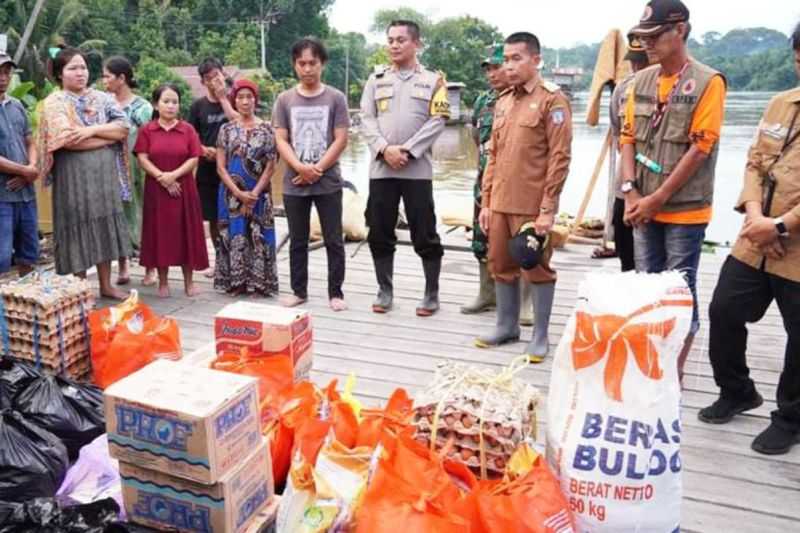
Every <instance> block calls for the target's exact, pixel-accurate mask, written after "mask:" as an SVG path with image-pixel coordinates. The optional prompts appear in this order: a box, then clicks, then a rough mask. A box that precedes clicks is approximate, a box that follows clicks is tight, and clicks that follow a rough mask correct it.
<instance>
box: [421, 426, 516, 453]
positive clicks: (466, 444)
mask: <svg viewBox="0 0 800 533" xmlns="http://www.w3.org/2000/svg"><path fill="white" fill-rule="evenodd" d="M416 430H417V435H426V436H427V438H428V439H429V440H430V435H431V433H432V431H431V428H430V427H426V426H422V425H417V426H416ZM450 441H452V442H453V443H454V444H457V445H458V446H461V447H463V448H469V449H470V450H476V451H480V449H481V435H480V434H478V433H475V434H470V435H465V434H463V433H458V432H457V431H449V430H447V429H439V430H438V431H437V432H436V443H437V445H439V446H444V445H445V444H446V443H448V442H450ZM521 442H522V440H521V439H515V440H508V439H502V438H499V437H498V436H497V434H496V433H492V432H488V431H487V432H484V433H483V447H484V450H486V451H487V452H489V453H493V454H497V455H507V456H509V457H510V456H511V454H513V453H514V450H516V449H517V448H518V447H519V445H520V443H521Z"/></svg>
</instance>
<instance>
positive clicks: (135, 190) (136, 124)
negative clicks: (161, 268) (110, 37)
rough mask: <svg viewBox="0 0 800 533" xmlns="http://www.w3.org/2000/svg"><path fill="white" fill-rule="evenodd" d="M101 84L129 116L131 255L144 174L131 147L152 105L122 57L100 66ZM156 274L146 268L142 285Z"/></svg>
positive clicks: (124, 261) (121, 281) (123, 275)
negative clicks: (135, 90)
mask: <svg viewBox="0 0 800 533" xmlns="http://www.w3.org/2000/svg"><path fill="white" fill-rule="evenodd" d="M103 84H104V85H105V88H106V91H108V92H110V93H111V94H113V95H114V98H115V99H116V100H117V103H118V104H119V106H120V107H121V108H122V112H123V113H125V116H126V117H128V122H129V123H130V126H131V128H130V130H128V156H129V160H130V164H131V195H130V199H129V200H128V201H123V202H122V206H123V208H124V209H125V218H126V219H127V220H128V230H129V231H130V233H131V244H132V245H133V249H134V252H138V251H139V247H140V246H141V239H142V199H143V197H144V174H143V173H142V169H141V168H139V164H138V162H137V161H136V158H135V157H133V145H134V144H135V143H136V135H137V133H138V132H139V128H140V127H142V126H144V125H145V124H147V123H148V122H149V121H150V119H151V118H152V116H153V106H151V105H150V102H148V101H147V100H146V99H144V98H142V97H141V96H139V95H138V94H136V93H134V92H133V89H136V88H137V87H138V83H136V79H135V78H134V74H133V66H131V63H130V61H128V59H127V58H124V57H122V56H114V57H110V58H108V59H107V60H106V62H105V64H104V65H103ZM155 276H156V272H155V270H153V269H147V272H146V274H145V277H144V279H143V280H142V285H155V283H156V277H155ZM129 282H130V274H129V273H128V258H127V257H120V259H119V272H118V273H117V285H127V284H128V283H129Z"/></svg>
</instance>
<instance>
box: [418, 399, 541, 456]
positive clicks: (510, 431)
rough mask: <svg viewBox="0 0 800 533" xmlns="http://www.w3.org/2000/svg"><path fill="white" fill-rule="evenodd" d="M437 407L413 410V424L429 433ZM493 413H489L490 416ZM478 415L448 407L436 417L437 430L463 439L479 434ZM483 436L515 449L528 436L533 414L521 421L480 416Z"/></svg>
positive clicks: (451, 405) (528, 414)
mask: <svg viewBox="0 0 800 533" xmlns="http://www.w3.org/2000/svg"><path fill="white" fill-rule="evenodd" d="M435 413H436V406H432V405H429V406H421V407H417V408H415V410H414V424H415V425H416V426H417V427H419V428H421V429H428V430H429V429H432V428H433V423H434V420H435V417H436V414H435ZM491 414H492V413H489V415H491ZM479 417H480V413H479V414H477V415H476V414H474V410H469V411H464V410H460V409H459V408H458V407H457V406H456V405H453V404H449V405H446V406H444V407H443V408H442V410H441V413H440V414H439V419H438V423H437V428H438V430H440V431H451V432H456V433H459V434H462V435H468V436H475V435H479V434H480V433H481V429H480V427H479V425H478V421H479V420H480V418H479ZM483 420H484V422H483V424H482V425H483V433H484V435H487V434H490V435H492V437H493V438H496V439H498V440H500V441H502V442H504V443H508V444H510V445H513V446H515V447H516V445H517V444H518V443H519V442H520V440H522V439H524V438H525V436H526V435H527V434H528V433H529V432H530V429H531V427H532V425H533V413H531V412H526V413H523V415H522V416H521V417H518V418H516V419H515V418H513V417H498V416H494V417H492V416H486V414H484V416H483Z"/></svg>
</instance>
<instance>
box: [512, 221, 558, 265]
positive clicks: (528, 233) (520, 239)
mask: <svg viewBox="0 0 800 533" xmlns="http://www.w3.org/2000/svg"><path fill="white" fill-rule="evenodd" d="M549 241H550V236H549V235H537V234H536V230H535V228H534V227H533V222H528V223H527V224H523V226H522V227H521V228H520V230H519V232H518V233H517V234H516V235H515V236H514V237H513V238H512V239H511V240H510V241H508V252H509V254H511V258H512V259H513V260H514V262H515V263H517V264H518V265H519V266H520V267H521V268H522V269H523V270H531V269H533V268H536V267H537V266H538V265H539V263H541V262H542V256H543V255H544V251H545V248H547V245H548V244H549Z"/></svg>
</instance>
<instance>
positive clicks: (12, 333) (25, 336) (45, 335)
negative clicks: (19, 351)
mask: <svg viewBox="0 0 800 533" xmlns="http://www.w3.org/2000/svg"><path fill="white" fill-rule="evenodd" d="M7 324H8V336H9V337H10V338H12V339H20V340H25V341H30V342H33V339H34V338H36V336H37V335H38V338H39V343H40V344H49V343H58V342H59V341H60V340H61V339H64V342H67V343H69V342H71V341H72V340H73V339H76V338H82V339H85V338H86V337H87V336H88V335H87V329H88V326H87V325H84V324H83V323H82V322H73V323H72V324H67V325H66V326H64V327H62V328H61V329H60V330H59V328H57V327H56V328H47V327H42V326H41V325H39V328H38V331H37V328H36V327H35V325H34V324H29V323H21V322H14V323H13V324H12V323H11V322H10V321H9V322H7Z"/></svg>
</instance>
